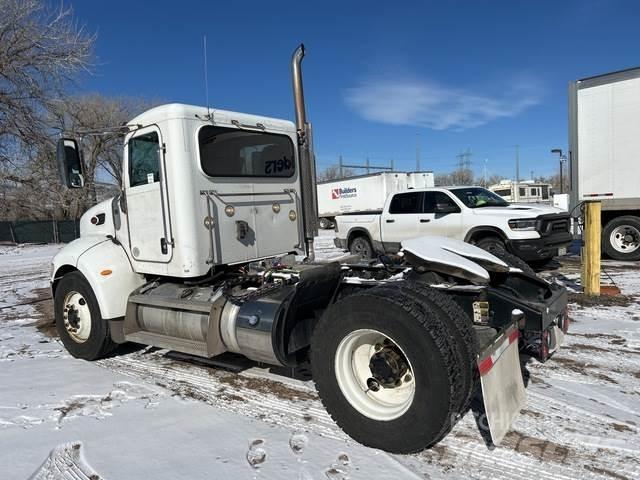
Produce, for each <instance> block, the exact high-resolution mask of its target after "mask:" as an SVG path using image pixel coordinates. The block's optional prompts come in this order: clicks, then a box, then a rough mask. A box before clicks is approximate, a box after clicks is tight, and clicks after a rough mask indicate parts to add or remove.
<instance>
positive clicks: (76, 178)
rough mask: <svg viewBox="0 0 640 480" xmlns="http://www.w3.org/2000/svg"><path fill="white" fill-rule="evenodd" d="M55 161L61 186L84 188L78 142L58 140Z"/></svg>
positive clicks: (68, 139)
mask: <svg viewBox="0 0 640 480" xmlns="http://www.w3.org/2000/svg"><path fill="white" fill-rule="evenodd" d="M56 161H57V163H58V171H59V172H60V180H62V184H63V185H66V186H67V188H82V187H84V168H83V167H82V160H81V159H80V149H79V148H78V142H76V141H75V140H74V139H72V138H61V139H60V140H58V144H57V146H56Z"/></svg>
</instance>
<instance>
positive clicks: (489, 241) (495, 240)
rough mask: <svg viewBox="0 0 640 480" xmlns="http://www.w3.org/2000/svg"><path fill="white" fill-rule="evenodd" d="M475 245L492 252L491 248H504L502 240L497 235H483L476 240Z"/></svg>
mask: <svg viewBox="0 0 640 480" xmlns="http://www.w3.org/2000/svg"><path fill="white" fill-rule="evenodd" d="M476 247H478V248H482V249H483V250H487V251H488V252H491V253H493V252H492V250H505V248H504V242H503V241H502V240H501V239H500V238H499V237H494V236H491V237H484V238H481V239H480V240H478V241H477V242H476Z"/></svg>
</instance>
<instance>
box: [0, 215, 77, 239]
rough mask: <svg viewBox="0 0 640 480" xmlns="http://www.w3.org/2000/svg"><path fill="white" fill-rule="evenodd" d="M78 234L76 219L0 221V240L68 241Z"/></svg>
mask: <svg viewBox="0 0 640 480" xmlns="http://www.w3.org/2000/svg"><path fill="white" fill-rule="evenodd" d="M79 236H80V222H79V221H78V220H33V221H28V220H27V221H15V222H8V221H0V242H12V243H68V242H70V241H72V240H75V239H76V238H78V237H79Z"/></svg>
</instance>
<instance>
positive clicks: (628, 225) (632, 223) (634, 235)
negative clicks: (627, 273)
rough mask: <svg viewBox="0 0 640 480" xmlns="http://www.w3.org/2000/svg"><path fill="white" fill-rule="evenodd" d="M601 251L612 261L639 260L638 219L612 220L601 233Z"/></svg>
mask: <svg viewBox="0 0 640 480" xmlns="http://www.w3.org/2000/svg"><path fill="white" fill-rule="evenodd" d="M602 249H603V250H604V253H606V254H607V256H609V257H611V258H613V259H614V260H638V259H640V218H638V217H634V216H633V215H625V216H623V217H618V218H614V219H613V220H611V221H610V222H608V223H607V224H606V225H605V227H604V229H603V231H602Z"/></svg>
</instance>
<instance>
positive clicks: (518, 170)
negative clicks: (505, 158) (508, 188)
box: [513, 145, 520, 202]
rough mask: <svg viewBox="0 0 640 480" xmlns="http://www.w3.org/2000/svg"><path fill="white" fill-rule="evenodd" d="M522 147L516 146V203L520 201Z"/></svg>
mask: <svg viewBox="0 0 640 480" xmlns="http://www.w3.org/2000/svg"><path fill="white" fill-rule="evenodd" d="M519 184H520V145H516V185H515V190H514V194H513V195H514V198H515V199H516V202H517V201H518V200H520V188H519Z"/></svg>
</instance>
